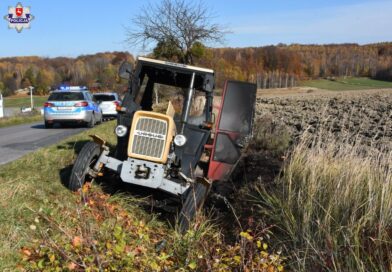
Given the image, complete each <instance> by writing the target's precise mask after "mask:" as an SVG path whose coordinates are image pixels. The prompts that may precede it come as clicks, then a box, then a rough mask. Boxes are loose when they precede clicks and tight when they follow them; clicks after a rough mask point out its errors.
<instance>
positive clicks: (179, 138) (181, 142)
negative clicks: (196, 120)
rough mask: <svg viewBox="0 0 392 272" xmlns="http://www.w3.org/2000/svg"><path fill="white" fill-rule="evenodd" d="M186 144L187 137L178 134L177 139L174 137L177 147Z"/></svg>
mask: <svg viewBox="0 0 392 272" xmlns="http://www.w3.org/2000/svg"><path fill="white" fill-rule="evenodd" d="M185 143H186V137H185V136H184V135H182V134H177V135H176V137H174V144H175V145H176V146H183V145H185Z"/></svg>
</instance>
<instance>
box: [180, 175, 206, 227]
mask: <svg viewBox="0 0 392 272" xmlns="http://www.w3.org/2000/svg"><path fill="white" fill-rule="evenodd" d="M209 187H210V186H209V185H208V184H202V183H200V182H196V183H194V184H193V185H192V186H191V187H190V188H189V189H188V192H187V193H186V197H185V201H184V203H183V205H182V209H181V211H180V214H179V216H178V223H179V231H180V232H181V233H185V232H186V231H187V230H188V229H189V226H190V224H191V222H192V221H193V219H194V218H195V216H196V213H197V211H198V210H200V209H201V208H202V207H203V204H204V200H205V199H206V198H207V194H208V191H209Z"/></svg>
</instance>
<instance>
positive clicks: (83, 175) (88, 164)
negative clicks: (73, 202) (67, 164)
mask: <svg viewBox="0 0 392 272" xmlns="http://www.w3.org/2000/svg"><path fill="white" fill-rule="evenodd" d="M100 154H101V147H100V146H99V144H97V143H95V142H88V143H86V144H85V145H84V146H83V148H82V150H80V153H79V155H78V157H77V158H76V161H75V163H74V165H73V167H72V171H71V177H70V178H69V183H68V188H69V189H70V190H71V191H77V190H79V189H80V188H82V186H83V184H84V183H85V182H86V181H93V179H94V176H93V175H92V172H91V171H92V168H93V167H94V165H95V163H96V162H97V160H98V158H99V155H100Z"/></svg>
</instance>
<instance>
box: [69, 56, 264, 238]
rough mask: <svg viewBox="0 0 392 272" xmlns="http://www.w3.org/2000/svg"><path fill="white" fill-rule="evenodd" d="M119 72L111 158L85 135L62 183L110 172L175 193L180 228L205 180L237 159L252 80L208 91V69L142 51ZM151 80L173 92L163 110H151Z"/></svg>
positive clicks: (221, 177) (218, 177)
mask: <svg viewBox="0 0 392 272" xmlns="http://www.w3.org/2000/svg"><path fill="white" fill-rule="evenodd" d="M120 77H122V78H127V79H129V87H128V92H127V93H126V95H125V97H124V99H123V103H122V105H121V107H119V108H118V116H117V127H116V129H115V133H116V134H117V146H116V150H115V151H114V152H112V153H113V156H111V155H110V154H112V153H111V152H110V150H109V147H108V146H107V145H106V144H105V141H104V140H103V139H101V138H100V137H98V136H96V135H94V136H92V138H93V141H92V142H88V143H87V144H86V145H85V146H84V147H83V148H82V150H81V151H80V153H79V155H78V157H77V159H76V161H75V163H74V165H73V169H72V172H71V177H70V180H69V188H70V189H71V190H73V191H76V190H78V189H80V188H81V187H82V186H83V184H84V183H85V182H86V181H91V180H93V179H94V178H96V177H97V176H102V175H103V174H104V173H106V172H107V171H110V172H114V173H116V174H117V175H118V176H119V177H120V179H121V180H122V181H123V182H126V183H130V184H135V185H139V186H143V187H148V188H151V189H156V190H161V191H164V192H166V193H168V195H170V196H176V197H178V198H179V199H181V203H182V208H181V211H180V213H179V215H178V221H179V227H180V231H185V230H186V229H188V227H189V223H190V221H191V220H192V219H193V218H194V216H195V214H196V211H197V210H198V209H199V208H200V207H201V206H202V205H203V202H204V200H205V198H206V196H207V194H208V192H209V189H210V187H211V184H212V182H216V181H225V180H227V179H228V178H229V176H230V174H231V172H232V170H233V168H234V167H235V165H236V163H237V162H238V160H239V158H240V155H241V149H242V148H243V146H244V144H245V143H246V141H247V139H248V138H249V136H250V134H251V131H252V120H253V115H254V105H255V98H256V85H255V84H251V83H247V82H239V81H227V82H226V83H225V86H224V89H223V94H222V97H221V98H220V97H214V86H215V78H214V71H213V70H211V69H206V68H200V67H195V66H190V65H183V64H177V63H171V62H166V61H160V60H154V59H149V58H144V57H139V58H138V59H137V63H136V67H135V69H132V66H131V65H130V64H128V63H124V64H123V65H122V66H121V67H120ZM157 86H159V88H160V90H163V91H165V90H167V91H168V92H169V91H171V92H172V90H173V89H175V90H176V93H174V94H173V93H170V95H169V100H170V99H171V100H170V101H169V102H168V107H167V111H166V114H163V113H158V112H156V111H153V103H154V101H155V92H156V87H157ZM214 98H215V99H217V100H220V106H218V105H219V103H215V104H216V106H215V107H214V102H213V99H214ZM216 102H219V101H216ZM214 108H215V110H214ZM195 109H196V110H195ZM195 112H196V113H197V114H194V113H195Z"/></svg>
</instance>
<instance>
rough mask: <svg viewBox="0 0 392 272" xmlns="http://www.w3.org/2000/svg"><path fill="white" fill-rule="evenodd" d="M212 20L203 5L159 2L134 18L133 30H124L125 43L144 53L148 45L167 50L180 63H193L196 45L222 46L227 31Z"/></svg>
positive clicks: (165, 0) (181, 1)
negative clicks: (211, 44) (125, 31)
mask: <svg viewBox="0 0 392 272" xmlns="http://www.w3.org/2000/svg"><path fill="white" fill-rule="evenodd" d="M212 19H213V17H212V15H211V11H210V9H209V8H208V7H207V6H206V5H205V4H204V3H203V2H198V3H194V2H193V3H192V2H187V1H185V0H162V1H161V2H160V3H158V4H155V5H153V4H151V3H150V4H147V5H146V6H144V7H143V8H142V10H141V11H140V13H139V14H138V15H136V16H135V17H134V18H133V20H132V22H133V25H134V28H128V29H127V42H128V43H129V44H130V45H133V46H135V45H136V46H140V45H141V46H142V47H143V48H144V49H145V48H146V47H148V46H150V45H151V44H154V45H155V46H161V47H162V48H168V47H170V52H172V53H171V54H175V55H176V56H177V57H178V59H179V61H180V62H183V63H187V64H188V63H193V57H194V55H196V54H195V53H193V51H194V47H195V46H196V45H197V46H198V47H200V44H207V43H221V42H223V36H224V34H225V33H226V32H227V31H225V30H224V29H223V27H222V26H220V25H218V24H215V23H213V22H212ZM196 51H197V50H196ZM166 53H167V52H166Z"/></svg>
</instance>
